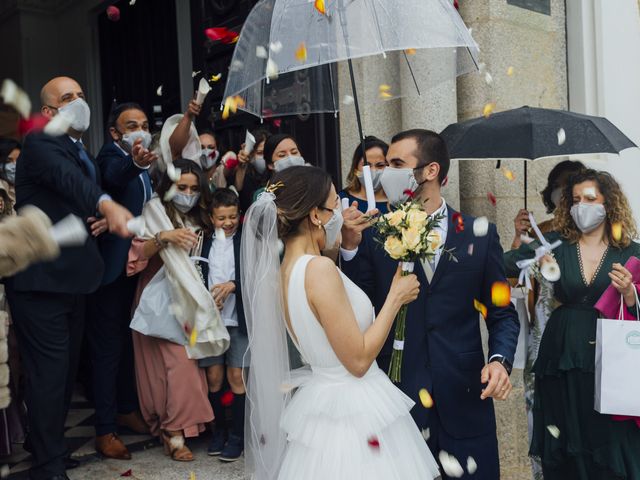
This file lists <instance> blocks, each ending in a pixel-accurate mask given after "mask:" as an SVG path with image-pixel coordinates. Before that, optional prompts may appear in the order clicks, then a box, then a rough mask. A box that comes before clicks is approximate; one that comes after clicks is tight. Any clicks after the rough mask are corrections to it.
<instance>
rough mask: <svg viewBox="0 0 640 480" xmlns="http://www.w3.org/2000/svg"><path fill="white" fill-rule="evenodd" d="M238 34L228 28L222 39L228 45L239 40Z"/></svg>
mask: <svg viewBox="0 0 640 480" xmlns="http://www.w3.org/2000/svg"><path fill="white" fill-rule="evenodd" d="M239 36H240V35H238V34H237V33H236V32H234V31H232V30H227V33H226V35H225V36H224V37H223V38H222V39H221V40H222V43H226V44H227V45H228V44H230V43H235V42H236V41H237V40H238V37H239Z"/></svg>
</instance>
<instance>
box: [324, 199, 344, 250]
mask: <svg viewBox="0 0 640 480" xmlns="http://www.w3.org/2000/svg"><path fill="white" fill-rule="evenodd" d="M343 223H344V219H343V218H342V211H341V210H340V209H339V208H334V209H333V215H332V216H331V219H330V220H329V221H328V222H327V223H326V224H325V225H324V233H325V241H324V248H325V250H328V249H331V248H333V247H335V246H336V242H337V241H338V235H340V231H341V230H342V224H343Z"/></svg>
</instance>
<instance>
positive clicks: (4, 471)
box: [0, 464, 11, 478]
mask: <svg viewBox="0 0 640 480" xmlns="http://www.w3.org/2000/svg"><path fill="white" fill-rule="evenodd" d="M10 473H11V470H10V469H9V465H7V464H4V465H2V468H0V478H8V477H9V474H10Z"/></svg>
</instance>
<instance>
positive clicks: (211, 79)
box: [209, 73, 222, 82]
mask: <svg viewBox="0 0 640 480" xmlns="http://www.w3.org/2000/svg"><path fill="white" fill-rule="evenodd" d="M221 78H222V74H221V73H218V74H217V75H211V78H209V81H210V82H217V81H218V80H220V79H221Z"/></svg>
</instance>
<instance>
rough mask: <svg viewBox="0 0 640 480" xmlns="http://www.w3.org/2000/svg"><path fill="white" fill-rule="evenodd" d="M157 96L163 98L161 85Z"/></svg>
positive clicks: (157, 90)
mask: <svg viewBox="0 0 640 480" xmlns="http://www.w3.org/2000/svg"><path fill="white" fill-rule="evenodd" d="M156 95H157V96H159V97H161V96H162V85H160V86H159V87H158V88H157V89H156Z"/></svg>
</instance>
